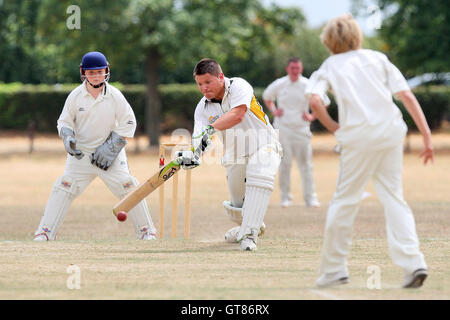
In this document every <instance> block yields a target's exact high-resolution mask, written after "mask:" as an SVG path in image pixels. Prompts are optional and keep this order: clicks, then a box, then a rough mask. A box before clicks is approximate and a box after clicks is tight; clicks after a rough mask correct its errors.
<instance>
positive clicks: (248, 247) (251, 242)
mask: <svg viewBox="0 0 450 320" xmlns="http://www.w3.org/2000/svg"><path fill="white" fill-rule="evenodd" d="M240 246H241V250H242V251H255V250H256V249H257V248H256V242H255V239H253V237H251V236H246V237H245V238H244V239H242V240H241V242H240Z"/></svg>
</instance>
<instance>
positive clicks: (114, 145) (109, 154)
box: [91, 131, 127, 171]
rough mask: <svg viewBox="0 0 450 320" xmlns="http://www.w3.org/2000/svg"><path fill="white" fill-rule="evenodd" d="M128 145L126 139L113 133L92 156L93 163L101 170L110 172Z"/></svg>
mask: <svg viewBox="0 0 450 320" xmlns="http://www.w3.org/2000/svg"><path fill="white" fill-rule="evenodd" d="M126 144H127V140H125V138H122V137H121V136H119V135H118V134H117V133H115V132H114V131H112V132H111V134H110V135H109V137H108V138H107V139H106V141H105V142H103V144H102V145H101V146H100V147H98V148H97V150H95V152H94V153H93V154H92V155H91V163H92V164H94V165H96V166H97V167H99V168H100V169H103V170H105V171H106V170H108V168H109V167H110V166H111V165H112V164H113V162H114V160H115V159H116V158H117V156H118V155H119V152H120V151H121V150H122V149H123V147H125V145H126Z"/></svg>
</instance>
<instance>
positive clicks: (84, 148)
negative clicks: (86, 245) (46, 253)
mask: <svg viewBox="0 0 450 320" xmlns="http://www.w3.org/2000/svg"><path fill="white" fill-rule="evenodd" d="M80 75H81V80H82V81H83V83H82V84H81V85H80V86H78V87H77V88H75V89H74V90H73V91H72V92H71V93H70V94H69V96H68V97H67V99H66V103H65V105H64V108H63V111H62V113H61V115H60V117H59V119H58V132H59V135H60V136H61V138H62V140H63V143H64V147H65V149H66V151H67V153H68V155H67V160H66V167H65V170H64V173H63V175H62V176H61V177H59V178H58V179H57V180H56V182H55V183H54V185H53V188H52V191H51V193H50V198H49V200H48V202H47V206H46V208H45V211H44V216H43V217H42V219H41V222H40V224H39V227H38V229H37V230H36V232H35V237H34V240H35V241H48V240H55V237H56V233H57V232H58V229H59V227H60V226H61V224H62V222H63V220H64V217H65V215H66V213H67V210H68V209H69V206H70V204H71V203H72V201H73V200H74V199H75V198H77V197H78V196H79V195H80V194H81V193H82V192H83V191H84V190H85V189H86V187H87V186H88V185H89V184H90V183H91V182H92V181H93V180H94V179H95V178H97V177H99V178H100V179H102V180H103V182H105V184H106V185H107V187H108V188H109V189H110V190H111V191H112V193H114V195H115V196H117V197H118V198H123V197H124V196H125V195H126V194H127V193H128V192H129V191H130V190H131V189H133V187H134V186H137V185H138V181H137V180H136V178H135V177H133V176H131V174H130V171H129V168H128V161H127V156H126V153H125V148H124V147H125V145H126V143H127V138H131V137H133V135H134V131H135V130H136V118H135V116H134V113H133V109H132V108H131V106H130V105H129V103H128V102H127V100H126V99H125V97H124V96H123V94H122V93H121V92H120V91H119V90H118V89H116V88H115V87H113V86H112V85H110V84H109V83H108V80H109V76H110V72H109V63H108V61H107V60H106V57H105V56H104V55H103V54H102V53H101V52H97V51H94V52H88V53H87V54H85V55H84V56H83V58H82V61H81V65H80ZM130 216H131V218H132V220H133V223H134V227H135V232H136V237H137V238H138V239H142V240H153V239H156V237H155V233H156V229H155V227H154V225H153V222H152V219H151V217H150V213H149V210H148V207H147V203H146V202H145V200H143V201H141V202H140V203H139V204H138V205H137V206H136V207H135V208H134V209H133V210H131V211H130Z"/></svg>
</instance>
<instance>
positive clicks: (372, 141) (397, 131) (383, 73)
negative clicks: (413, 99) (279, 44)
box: [306, 49, 410, 150]
mask: <svg viewBox="0 0 450 320" xmlns="http://www.w3.org/2000/svg"><path fill="white" fill-rule="evenodd" d="M329 89H330V90H331V91H332V92H333V95H334V97H335V99H336V102H337V104H338V106H339V108H338V109H339V113H338V114H339V129H338V130H337V131H336V132H335V137H336V139H337V140H338V141H339V143H341V144H342V145H343V146H347V147H355V148H370V149H372V150H374V149H375V148H376V149H383V148H388V147H394V146H396V145H398V144H399V143H401V142H402V140H403V138H404V136H405V134H406V130H407V127H406V124H405V122H404V121H403V118H402V114H401V112H400V110H399V109H398V107H397V106H396V105H395V103H394V102H393V100H392V95H393V94H395V93H397V92H399V91H403V90H410V89H409V86H408V84H407V82H406V80H405V78H404V77H403V75H402V74H401V72H400V71H399V70H398V69H397V67H395V66H394V65H393V64H392V63H391V62H390V61H389V60H388V58H387V57H386V56H385V55H384V54H382V53H380V52H377V51H373V50H367V49H360V50H352V51H348V52H345V53H341V54H336V55H332V56H331V57H329V58H328V59H326V60H325V61H324V63H323V64H322V66H321V67H320V68H319V70H317V71H316V72H314V73H313V74H312V75H311V77H310V79H309V83H308V86H307V88H306V95H307V96H308V98H309V97H310V96H311V95H312V94H318V95H319V96H321V97H322V100H323V101H326V100H327V99H328V97H326V91H327V90H329ZM325 104H326V103H325Z"/></svg>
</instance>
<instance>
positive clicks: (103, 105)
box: [58, 82, 136, 154]
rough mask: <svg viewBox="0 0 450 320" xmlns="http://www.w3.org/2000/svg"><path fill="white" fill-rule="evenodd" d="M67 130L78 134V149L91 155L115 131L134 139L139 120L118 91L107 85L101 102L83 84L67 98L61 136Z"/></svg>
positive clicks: (101, 95) (62, 116)
mask: <svg viewBox="0 0 450 320" xmlns="http://www.w3.org/2000/svg"><path fill="white" fill-rule="evenodd" d="M63 127H67V128H70V129H72V130H73V131H74V133H75V138H76V140H77V149H80V150H81V151H83V152H84V153H88V154H90V153H93V152H94V151H95V150H96V149H97V147H98V146H100V145H102V144H103V143H104V142H105V140H106V139H107V138H108V136H109V134H110V133H111V131H114V132H115V133H117V134H118V135H120V136H122V137H127V138H132V137H133V135H134V132H135V130H136V118H135V116H134V112H133V109H132V108H131V106H130V104H129V103H128V102H127V100H126V99H125V97H124V96H123V94H122V93H121V92H120V91H119V90H118V89H117V88H115V87H113V86H112V85H110V84H108V83H105V86H104V87H103V90H102V91H101V93H100V94H99V95H98V96H97V99H94V97H93V96H92V95H91V94H90V93H89V92H88V91H87V89H86V83H85V82H83V83H82V84H81V85H80V86H78V87H77V88H75V89H74V90H73V91H72V92H71V93H70V94H69V96H68V97H67V99H66V103H65V105H64V109H63V111H62V113H61V115H60V116H59V119H58V132H59V133H60V132H61V128H63Z"/></svg>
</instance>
